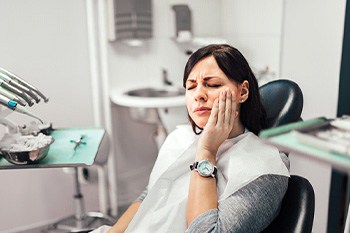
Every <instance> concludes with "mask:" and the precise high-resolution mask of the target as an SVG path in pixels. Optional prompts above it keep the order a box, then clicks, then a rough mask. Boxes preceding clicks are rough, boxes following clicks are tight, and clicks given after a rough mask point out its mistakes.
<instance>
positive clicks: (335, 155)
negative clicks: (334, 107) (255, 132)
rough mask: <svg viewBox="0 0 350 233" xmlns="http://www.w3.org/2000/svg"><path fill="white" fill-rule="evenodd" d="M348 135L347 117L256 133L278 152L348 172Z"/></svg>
mask: <svg viewBox="0 0 350 233" xmlns="http://www.w3.org/2000/svg"><path fill="white" fill-rule="evenodd" d="M349 132H350V118H349V117H341V118H337V119H326V118H324V117H319V118H314V119H310V120H306V121H299V122H294V123H290V124H287V125H283V126H280V127H276V128H272V129H266V130H263V131H262V132H260V134H259V137H260V138H261V139H262V140H263V141H264V142H266V143H267V144H271V145H274V146H276V147H277V148H278V149H279V150H280V151H281V152H285V153H293V155H294V154H296V155H298V156H304V157H306V158H307V159H314V160H316V161H320V162H324V163H327V164H331V165H332V167H333V168H336V169H339V170H341V171H344V172H348V171H349V169H350V156H349V145H350V143H349V140H350V139H349Z"/></svg>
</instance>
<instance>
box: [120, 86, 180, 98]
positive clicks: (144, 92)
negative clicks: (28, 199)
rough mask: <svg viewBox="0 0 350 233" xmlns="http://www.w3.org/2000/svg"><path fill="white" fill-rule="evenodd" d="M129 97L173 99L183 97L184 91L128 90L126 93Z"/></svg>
mask: <svg viewBox="0 0 350 233" xmlns="http://www.w3.org/2000/svg"><path fill="white" fill-rule="evenodd" d="M126 94H127V95H129V96H137V97H151V98H152V97H174V96H183V95H185V90H184V89H183V88H181V89H180V88H177V89H160V88H154V87H146V88H138V89H135V90H130V91H127V92H126Z"/></svg>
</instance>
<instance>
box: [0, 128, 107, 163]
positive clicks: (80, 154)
mask: <svg viewBox="0 0 350 233" xmlns="http://www.w3.org/2000/svg"><path fill="white" fill-rule="evenodd" d="M104 135H105V130H104V129H101V128H61V129H53V131H52V132H51V134H50V137H52V142H50V144H49V146H47V147H46V148H42V149H41V150H40V151H38V153H40V152H41V153H46V152H47V153H46V156H44V157H42V158H41V159H39V160H37V161H35V162H34V163H32V162H31V163H26V164H18V163H17V164H14V163H10V162H9V161H7V160H6V159H5V158H6V156H7V155H6V153H3V156H4V158H1V157H0V169H22V168H55V167H78V166H82V167H84V166H90V165H92V164H93V163H94V162H95V159H96V157H97V154H98V152H99V151H100V148H101V147H102V142H104V140H103V139H104ZM19 154H20V153H18V154H17V155H19ZM25 156H30V155H29V153H26V154H25Z"/></svg>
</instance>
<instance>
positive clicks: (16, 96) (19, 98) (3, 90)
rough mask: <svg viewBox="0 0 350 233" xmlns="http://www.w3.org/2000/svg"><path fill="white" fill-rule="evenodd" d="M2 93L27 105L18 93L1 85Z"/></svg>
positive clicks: (0, 91) (0, 90) (0, 92)
mask: <svg viewBox="0 0 350 233" xmlns="http://www.w3.org/2000/svg"><path fill="white" fill-rule="evenodd" d="M0 94H2V95H4V96H6V97H7V98H9V99H11V100H13V101H16V102H17V103H19V104H20V105H22V106H26V102H25V100H24V99H23V98H21V97H19V96H18V95H15V94H14V93H12V92H10V91H8V90H6V89H5V88H2V87H0Z"/></svg>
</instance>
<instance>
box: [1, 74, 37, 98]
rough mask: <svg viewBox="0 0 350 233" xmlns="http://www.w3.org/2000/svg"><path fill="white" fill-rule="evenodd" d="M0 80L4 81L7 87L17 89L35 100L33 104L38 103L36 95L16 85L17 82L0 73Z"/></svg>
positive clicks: (18, 84)
mask: <svg viewBox="0 0 350 233" xmlns="http://www.w3.org/2000/svg"><path fill="white" fill-rule="evenodd" d="M0 79H2V80H3V81H5V82H6V83H8V84H9V85H11V86H13V87H15V88H17V89H18V90H21V91H23V92H25V93H26V94H27V95H29V96H30V97H32V98H33V99H34V100H35V102H37V103H39V102H40V98H39V97H38V96H37V95H36V94H34V93H33V92H32V91H31V90H30V89H29V88H27V87H25V86H23V85H22V84H20V83H18V82H17V81H14V80H13V79H11V78H10V77H9V76H8V75H6V74H3V73H0Z"/></svg>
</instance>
